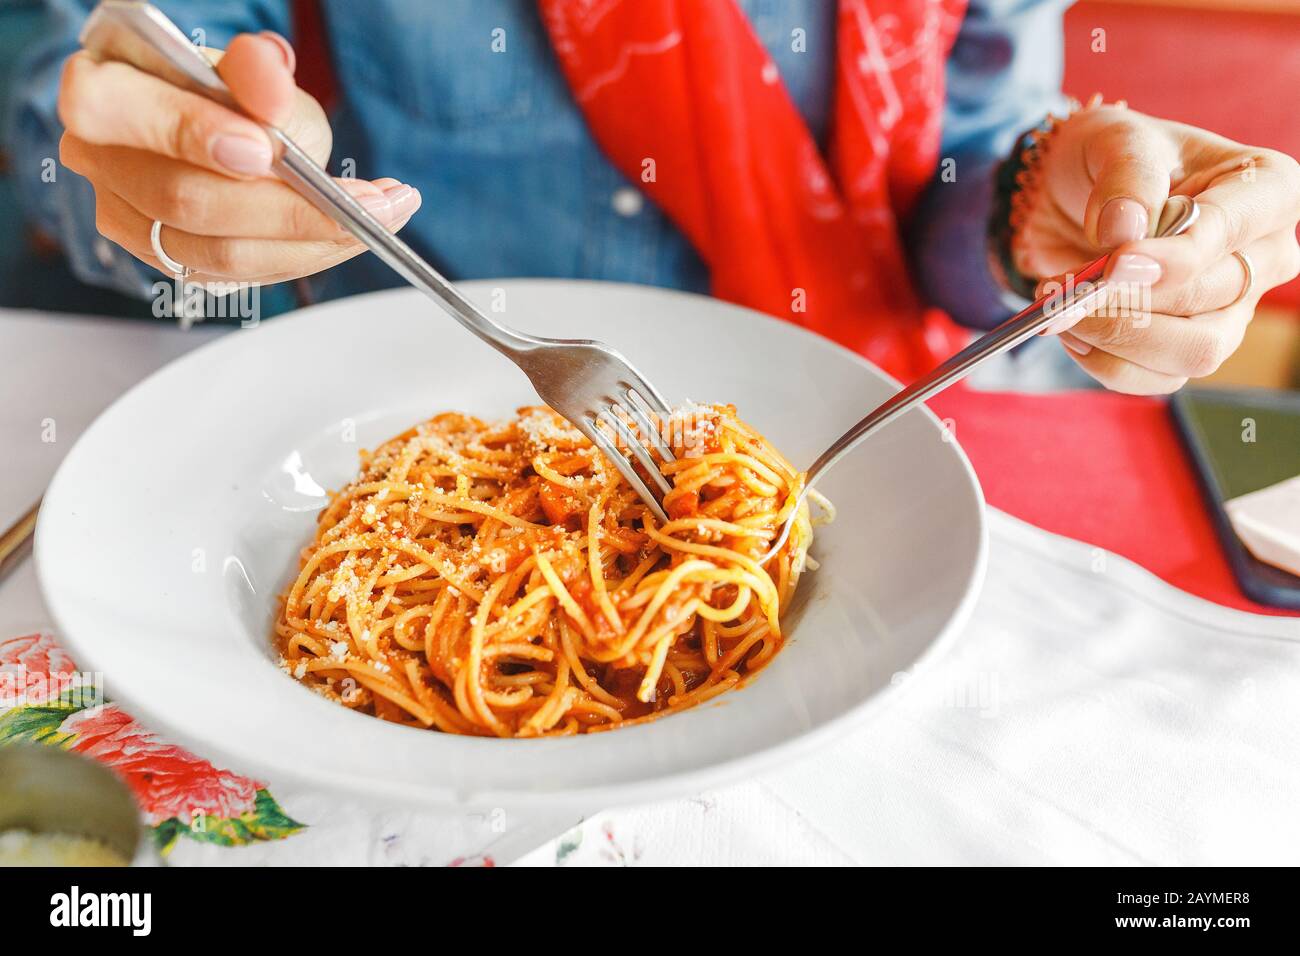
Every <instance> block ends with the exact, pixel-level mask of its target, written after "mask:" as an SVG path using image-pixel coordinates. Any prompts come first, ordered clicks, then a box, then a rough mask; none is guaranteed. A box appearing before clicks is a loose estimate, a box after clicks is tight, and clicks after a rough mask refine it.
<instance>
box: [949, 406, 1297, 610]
mask: <svg viewBox="0 0 1300 956" xmlns="http://www.w3.org/2000/svg"><path fill="white" fill-rule="evenodd" d="M929 404H930V407H931V408H932V409H933V410H934V412H935V413H936V414H937V415H939V417H940V418H945V419H952V421H953V423H954V426H953V427H954V428H955V436H956V438H957V441H958V442H959V443H960V444H961V446H962V448H964V449H965V450H966V454H967V455H968V456H969V457H970V460H971V462H972V464H973V465H974V466H975V471H976V474H978V475H979V479H980V483H981V484H982V485H983V486H984V496H985V498H986V499H987V500H988V502H989V504H991V505H993V506H994V507H996V508H1000V509H1002V510H1003V511H1006V512H1009V513H1010V514H1012V515H1015V516H1016V517H1017V518H1022V519H1023V520H1025V521H1028V522H1030V523H1031V524H1034V525H1037V526H1038V527H1040V528H1044V529H1046V530H1048V531H1052V532H1055V533H1057V534H1062V535H1065V536H1067V537H1070V538H1075V539H1077V540H1079V541H1085V542H1088V543H1089V544H1094V545H1097V546H1098V547H1101V548H1104V549H1105V550H1107V551H1110V552H1113V553H1115V554H1118V555H1122V556H1123V557H1126V558H1129V559H1130V560H1132V561H1135V562H1137V563H1138V564H1140V565H1142V566H1143V567H1145V568H1146V569H1147V570H1149V571H1151V572H1152V573H1154V574H1155V575H1157V576H1158V577H1160V578H1162V579H1163V580H1165V581H1168V582H1169V583H1170V584H1172V585H1174V586H1175V587H1177V588H1181V589H1182V590H1184V591H1189V592H1191V593H1192V594H1196V595H1198V596H1200V597H1203V598H1206V599H1207V600H1210V601H1213V602H1215V603H1216V604H1223V605H1226V606H1228V607H1234V608H1240V609H1242V610H1248V611H1256V612H1259V613H1264V614H1277V615H1290V616H1297V615H1296V612H1294V611H1286V610H1281V609H1279V608H1271V607H1267V606H1265V605H1262V604H1257V603H1256V602H1254V601H1252V600H1251V599H1250V598H1248V597H1246V595H1245V594H1243V593H1242V591H1241V589H1240V588H1239V587H1238V586H1237V583H1236V581H1235V579H1234V578H1233V576H1232V572H1231V570H1230V569H1229V566H1228V562H1227V559H1226V557H1225V556H1224V553H1223V550H1222V548H1221V547H1220V545H1219V540H1218V537H1217V536H1216V534H1215V532H1214V526H1213V525H1212V523H1211V520H1210V513H1209V510H1208V508H1207V506H1206V502H1205V499H1204V497H1203V496H1202V494H1201V490H1200V488H1199V486H1198V485H1197V482H1196V476H1195V473H1194V472H1193V470H1192V467H1191V464H1190V461H1189V459H1188V457H1187V453H1186V452H1185V450H1184V449H1183V447H1182V443H1181V441H1180V439H1179V437H1178V434H1177V432H1176V431H1175V430H1174V425H1173V422H1172V420H1171V418H1170V415H1169V409H1168V406H1167V404H1166V403H1165V402H1164V401H1163V400H1159V399H1153V398H1139V397H1134V396H1131V395H1117V394H1114V393H1111V392H1103V391H1100V390H1098V391H1071V392H1057V393H1052V394H1033V395H1029V394H1016V393H1005V392H977V391H974V390H971V389H968V388H963V387H957V388H953V389H951V390H949V391H948V392H946V393H944V394H942V395H939V396H937V397H936V398H933V399H931V400H930V403H929Z"/></svg>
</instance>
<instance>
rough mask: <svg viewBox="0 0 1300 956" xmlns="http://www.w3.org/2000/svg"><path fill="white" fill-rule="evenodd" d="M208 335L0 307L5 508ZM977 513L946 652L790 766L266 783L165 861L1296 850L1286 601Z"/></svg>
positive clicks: (1299, 822) (23, 625)
mask: <svg viewBox="0 0 1300 956" xmlns="http://www.w3.org/2000/svg"><path fill="white" fill-rule="evenodd" d="M211 334H213V332H212V330H191V331H190V332H184V333H183V332H180V331H178V330H175V329H165V328H160V327H154V326H148V325H141V324H134V323H132V324H123V323H116V322H107V321H104V320H74V319H71V318H67V317H59V316H46V315H36V314H33V313H12V312H9V313H5V312H2V311H0V354H3V355H4V356H5V366H6V373H5V377H4V378H3V379H2V380H0V448H4V449H5V461H4V467H3V468H2V469H0V524H5V523H7V521H8V520H11V519H12V518H13V517H16V516H17V514H19V513H20V512H21V511H22V510H23V508H24V506H25V505H26V504H27V503H29V501H30V500H34V498H35V497H36V496H37V495H38V494H39V492H40V489H41V488H42V487H43V486H44V484H45V483H46V482H47V481H48V480H49V477H50V475H51V474H52V472H53V469H54V467H55V465H56V464H57V461H58V459H59V458H60V457H61V455H62V453H63V452H64V451H66V449H67V448H69V447H70V446H71V443H72V442H73V441H74V440H75V438H76V436H77V434H79V433H80V431H81V430H82V429H83V428H84V427H85V425H86V424H87V423H88V422H89V420H90V419H91V418H92V417H93V415H94V414H96V413H97V412H98V411H99V409H101V408H102V407H103V406H104V405H106V404H107V403H108V402H109V401H110V400H111V399H112V398H113V397H114V396H115V395H116V394H117V393H119V392H120V391H121V390H123V389H124V388H125V387H127V386H129V385H130V384H132V383H133V382H134V381H136V380H138V379H139V378H141V377H143V376H144V374H146V373H147V372H148V371H150V370H151V369H153V368H154V367H156V366H158V365H160V364H161V363H162V362H164V361H166V360H167V359H168V358H170V357H172V356H174V355H176V354H179V353H180V352H182V351H184V350H185V349H187V348H189V347H191V346H193V345H197V344H199V343H200V342H201V341H204V340H206V338H207V337H209V336H210V335H211ZM47 419H53V420H54V421H55V423H56V427H57V432H56V435H57V438H56V440H55V441H54V442H53V443H47V442H42V440H41V438H42V429H43V428H44V427H45V426H44V425H43V423H44V422H46V420H47ZM991 520H992V540H991V552H990V561H989V577H988V583H987V585H986V587H985V591H984V593H983V595H982V597H981V599H980V602H979V604H978V606H977V609H976V612H975V614H974V617H973V619H972V621H971V622H970V624H969V626H968V627H967V629H966V630H965V632H964V633H963V634H962V635H961V636H960V637H959V639H958V640H957V641H956V642H954V645H953V648H952V650H951V651H950V652H949V653H948V654H947V655H946V657H945V658H944V659H942V660H940V661H937V662H935V664H934V666H932V667H931V668H930V669H929V671H928V672H926V673H924V674H920V675H916V676H913V677H909V676H907V675H900V676H899V682H900V683H901V684H902V685H903V686H902V688H901V693H900V694H899V695H898V698H897V700H896V701H895V702H894V705H893V706H892V707H890V708H886V709H885V710H884V712H883V713H881V714H880V716H879V717H877V718H876V719H875V720H874V721H873V722H872V723H871V724H870V725H869V726H867V727H864V728H861V729H860V730H858V731H856V732H855V733H854V734H853V735H852V736H851V737H849V738H847V739H845V740H843V741H841V742H839V743H837V744H835V745H834V746H832V747H831V748H829V749H826V750H823V751H821V752H819V753H817V754H816V755H815V756H813V757H811V758H809V759H807V760H804V761H802V762H801V763H799V764H798V765H793V766H791V767H789V768H787V769H786V770H784V771H782V772H780V773H775V774H770V775H768V776H765V777H763V778H762V779H759V780H755V781H752V782H749V783H746V784H743V785H740V786H736V787H731V788H728V789H726V790H721V791H717V792H713V793H707V794H702V795H699V796H697V797H694V798H692V799H688V800H680V801H675V802H670V803H663V804H656V805H653V806H646V807H639V808H632V809H619V810H612V811H607V812H600V813H596V814H595V815H593V816H592V817H590V818H589V819H588V820H586V821H585V822H583V823H582V824H581V825H579V826H575V827H571V823H572V822H574V821H569V820H567V819H564V818H537V819H505V818H496V817H493V816H492V815H491V814H487V815H484V814H479V813H470V814H457V815H447V814H442V813H433V812H428V813H421V812H415V811H411V810H407V809H393V808H385V807H378V806H369V805H364V804H363V803H359V802H357V801H355V800H351V799H348V800H341V799H339V798H337V797H335V796H334V795H331V794H322V793H304V792H299V791H296V790H294V789H293V788H292V787H288V786H278V787H277V796H278V798H279V799H280V801H281V803H282V804H283V805H284V806H285V807H286V809H287V810H288V811H289V812H290V813H291V814H295V815H296V816H297V818H299V819H302V820H304V821H308V822H310V823H311V826H310V828H309V829H308V830H307V831H305V832H304V833H302V834H298V835H295V836H293V837H291V838H289V839H287V840H284V841H280V842H276V843H267V844H261V845H257V846H251V847H245V848H241V849H236V850H229V849H224V848H219V847H211V846H202V845H199V844H194V843H186V842H184V841H182V845H180V846H178V848H177V850H176V852H175V853H174V854H173V862H178V863H183V862H196V863H197V862H213V863H224V862H234V863H244V862H267V863H299V862H303V863H314V862H319V863H324V862H339V863H343V862H347V863H367V862H368V863H408V864H409V863H445V862H448V861H451V860H453V859H461V858H464V859H466V860H468V861H469V862H475V861H478V860H481V859H483V858H484V857H485V856H490V857H491V858H492V860H493V862H495V863H498V864H499V863H507V862H512V861H515V860H519V861H520V862H523V863H526V864H542V865H548V864H555V863H557V862H558V863H562V864H576V863H592V864H606V865H608V864H624V863H638V862H640V863H663V864H695V863H718V864H759V863H983V864H990V863H993V864H996V863H1134V864H1141V863H1161V864H1198V863H1199V864H1228V863H1241V864H1246V863H1291V864H1295V863H1297V862H1300V818H1298V817H1297V814H1296V813H1295V805H1296V797H1297V795H1298V794H1300V622H1298V621H1297V620H1296V619H1294V618H1269V617H1262V616H1258V615H1252V614H1247V613H1244V612H1240V611H1233V610H1228V609H1225V608H1220V607H1217V606H1214V605H1210V604H1207V603H1206V602H1204V601H1201V600H1199V599H1197V598H1193V597H1190V596H1189V595H1186V594H1183V593H1181V592H1178V591H1176V590H1174V589H1172V588H1170V587H1168V586H1167V585H1165V584H1163V583H1162V582H1160V581H1158V580H1156V579H1155V578H1153V577H1152V576H1150V575H1149V574H1147V573H1146V572H1145V571H1143V570H1142V569H1140V568H1138V567H1136V566H1134V565H1132V564H1131V563H1129V562H1127V561H1124V560H1123V559H1120V558H1117V557H1115V556H1113V555H1109V554H1106V553H1104V552H1101V551H1100V550H1099V549H1095V548H1092V547H1089V546H1087V545H1084V544H1080V543H1078V542H1074V541H1069V540H1066V539H1063V538H1059V537H1056V536H1053V535H1049V534H1046V533H1045V532H1042V531H1039V530H1037V529H1035V528H1032V527H1029V526H1027V525H1025V524H1023V523H1022V522H1019V521H1017V520H1015V519H1013V518H1010V517H1007V516H1005V515H1001V514H996V513H995V514H993V515H992V519H991ZM43 626H47V624H46V621H45V612H44V609H43V608H42V606H41V604H40V600H39V596H38V595H37V593H36V589H35V581H34V576H33V575H32V573H31V568H30V565H28V566H27V567H24V568H23V569H21V570H20V572H19V573H18V574H17V575H15V576H14V577H13V578H11V579H10V580H9V581H8V582H7V583H5V584H3V585H0V639H3V638H4V637H10V636H14V635H16V634H20V633H23V632H24V631H29V630H33V629H36V628H39V627H43ZM236 769H237V768H236ZM557 834H562V835H559V836H557ZM534 847H535V848H536V849H533V848H534ZM530 850H531V852H528V851H530ZM521 857H522V859H520V858H521Z"/></svg>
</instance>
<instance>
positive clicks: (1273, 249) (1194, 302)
mask: <svg viewBox="0 0 1300 956" xmlns="http://www.w3.org/2000/svg"><path fill="white" fill-rule="evenodd" d="M1241 251H1242V252H1244V253H1245V254H1246V255H1247V256H1248V257H1249V258H1250V262H1251V266H1252V269H1253V271H1254V276H1253V283H1254V285H1253V288H1252V290H1251V291H1252V292H1254V291H1255V290H1259V291H1260V292H1264V291H1267V290H1268V289H1271V288H1274V287H1276V286H1279V285H1282V284H1283V283H1285V282H1290V281H1291V280H1292V279H1294V278H1295V277H1296V274H1297V273H1300V244H1297V242H1296V235H1295V228H1294V226H1292V228H1290V229H1284V230H1278V231H1277V232H1274V233H1272V234H1271V235H1267V236H1264V237H1262V238H1260V239H1256V240H1255V241H1254V242H1251V243H1250V244H1249V245H1247V246H1246V247H1245V248H1244V249H1243V250H1241ZM1246 282H1247V277H1246V269H1245V266H1243V265H1242V263H1241V260H1240V259H1238V258H1237V257H1236V256H1234V255H1231V254H1223V255H1220V256H1219V258H1218V259H1216V260H1215V261H1214V262H1213V263H1211V264H1210V265H1209V266H1208V267H1207V268H1206V269H1205V270H1204V271H1203V272H1201V273H1199V274H1197V275H1195V276H1193V277H1192V278H1191V279H1189V280H1188V281H1186V282H1183V283H1174V282H1167V281H1161V282H1158V283H1156V285H1155V286H1154V287H1153V288H1152V289H1151V293H1150V308H1151V310H1152V311H1154V312H1166V313H1168V314H1170V315H1199V314H1201V313H1202V312H1213V311H1215V310H1216V309H1222V308H1224V307H1225V306H1228V305H1231V304H1232V303H1233V302H1235V301H1237V299H1238V298H1239V297H1240V296H1241V295H1242V293H1243V292H1244V291H1245V288H1246Z"/></svg>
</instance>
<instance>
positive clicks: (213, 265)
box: [95, 184, 420, 282]
mask: <svg viewBox="0 0 1300 956" xmlns="http://www.w3.org/2000/svg"><path fill="white" fill-rule="evenodd" d="M394 189H395V190H396V191H397V192H399V193H400V195H399V197H398V199H397V200H396V201H394V202H393V208H394V210H398V209H400V210H401V212H399V213H397V218H395V219H394V220H392V222H391V223H389V224H387V225H388V228H389V229H390V230H392V231H394V232H396V231H397V230H398V229H400V228H402V226H404V225H405V224H406V223H407V222H408V221H409V220H410V217H411V215H412V214H413V213H414V212H415V210H416V209H418V208H419V203H420V197H419V193H418V192H417V191H416V190H414V189H411V187H409V186H401V185H400V184H398V185H397V186H395V187H394ZM402 190H410V191H409V193H401V191H402ZM95 217H96V218H95V226H96V228H97V229H98V230H99V232H100V233H101V234H102V235H104V236H105V237H106V238H108V239H110V240H112V241H113V242H115V243H117V244H118V245H119V246H121V247H122V248H124V249H126V251H127V252H129V253H131V254H132V255H133V256H135V257H136V258H137V259H140V260H141V261H142V262H146V263H148V264H149V265H151V266H154V267H155V268H159V269H160V271H163V272H165V271H166V270H162V269H161V268H160V263H159V262H158V260H157V258H156V257H155V256H154V254H153V249H152V246H151V245H150V242H149V233H150V229H151V228H152V226H153V219H152V218H150V217H148V216H146V215H144V214H143V213H141V212H140V211H139V210H137V209H135V208H134V207H133V206H132V205H131V204H130V203H128V202H127V201H126V200H125V199H123V198H122V197H121V196H118V195H117V194H116V193H114V192H112V191H111V190H109V189H107V188H103V187H101V186H97V187H96V191H95ZM160 244H161V245H162V247H163V249H164V250H165V251H166V252H167V254H168V255H169V256H170V257H171V258H172V259H175V260H176V261H177V262H180V263H181V264H183V265H186V266H189V267H190V268H191V269H193V270H194V272H195V273H196V275H195V276H194V281H199V282H202V281H205V280H207V279H213V280H224V281H230V280H234V281H243V282H254V281H257V282H271V281H282V280H284V279H290V278H298V277H300V276H304V275H311V274H313V273H316V272H319V271H321V270H323V269H327V268H329V267H330V266H334V265H337V264H338V263H340V262H343V261H345V260H347V259H350V258H352V257H353V256H355V255H357V254H358V253H360V252H363V251H364V250H365V246H364V245H362V244H361V243H360V242H358V241H357V240H356V239H354V238H352V237H351V236H343V237H340V238H338V239H336V240H296V239H249V238H232V237H228V236H203V235H196V234H195V233H192V232H187V231H185V230H183V229H179V228H174V227H167V226H164V228H163V229H162V232H161V235H160Z"/></svg>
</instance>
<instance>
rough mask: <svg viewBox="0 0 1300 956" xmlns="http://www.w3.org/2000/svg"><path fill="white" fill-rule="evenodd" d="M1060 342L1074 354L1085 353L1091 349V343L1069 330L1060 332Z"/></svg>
mask: <svg viewBox="0 0 1300 956" xmlns="http://www.w3.org/2000/svg"><path fill="white" fill-rule="evenodd" d="M1061 344H1062V345H1064V346H1065V347H1066V348H1067V349H1069V350H1070V351H1071V352H1073V353H1074V354H1076V355H1087V354H1088V353H1089V352H1091V351H1092V346H1091V345H1089V344H1088V343H1087V342H1085V341H1083V339H1080V338H1077V337H1076V336H1074V335H1071V334H1070V333H1069V332H1062V333H1061Z"/></svg>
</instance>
